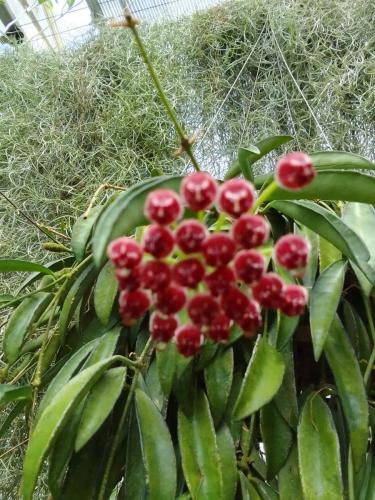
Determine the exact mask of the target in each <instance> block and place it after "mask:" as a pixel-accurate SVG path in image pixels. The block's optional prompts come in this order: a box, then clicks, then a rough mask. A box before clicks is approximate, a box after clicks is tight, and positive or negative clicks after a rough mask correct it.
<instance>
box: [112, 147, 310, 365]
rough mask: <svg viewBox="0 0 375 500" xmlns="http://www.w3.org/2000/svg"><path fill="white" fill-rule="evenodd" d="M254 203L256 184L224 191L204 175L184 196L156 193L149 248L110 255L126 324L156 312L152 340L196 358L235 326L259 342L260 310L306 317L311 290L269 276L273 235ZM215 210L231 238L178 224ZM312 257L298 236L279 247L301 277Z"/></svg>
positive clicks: (117, 245) (131, 246)
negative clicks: (267, 247)
mask: <svg viewBox="0 0 375 500" xmlns="http://www.w3.org/2000/svg"><path fill="white" fill-rule="evenodd" d="M296 154H299V153H296ZM280 175H281V174H280ZM288 175H289V177H288V179H289V178H290V173H289V174H288ZM281 177H282V175H281ZM255 199H256V192H255V189H254V187H253V185H252V184H251V183H249V182H247V181H245V180H242V179H233V180H229V181H227V182H224V183H223V184H222V185H221V186H218V185H217V183H216V181H215V180H214V179H213V178H212V177H211V176H210V175H209V174H207V173H205V172H198V173H194V174H192V175H189V176H187V177H185V178H184V179H183V181H182V183H181V190H180V196H178V194H177V193H175V192H174V191H171V190H169V189H158V190H155V191H153V192H151V193H149V195H148V196H147V199H146V202H145V206H144V212H145V215H146V217H147V219H148V220H149V221H150V223H151V224H150V225H149V226H148V227H147V228H146V230H145V232H144V235H143V241H142V244H138V243H137V242H135V241H134V240H133V239H132V238H127V237H121V238H118V239H117V240H115V241H113V242H112V243H111V244H110V245H109V247H108V257H109V259H110V260H111V261H112V263H113V265H114V266H115V268H116V277H117V280H118V283H119V288H120V297H119V310H120V315H121V318H122V321H123V323H124V324H125V325H130V324H131V323H132V322H133V321H134V320H136V319H138V318H140V317H142V316H143V315H144V314H145V313H146V311H147V310H149V309H151V308H152V309H153V312H152V314H151V316H150V334H151V336H152V338H153V339H154V340H155V341H158V342H169V341H170V340H171V339H172V338H174V340H175V342H176V346H177V349H178V351H179V352H180V353H181V354H183V355H184V356H192V355H194V354H195V353H196V352H197V351H198V349H199V347H200V346H201V344H202V341H203V338H204V337H206V338H207V339H210V340H211V341H213V342H225V341H227V340H228V337H229V331H230V327H231V325H232V324H233V323H236V324H237V325H238V326H239V327H240V328H241V329H242V330H243V332H244V335H245V336H249V337H251V336H253V335H255V333H256V331H257V330H258V329H259V328H260V326H261V324H262V316H261V308H265V309H267V308H273V309H279V310H281V311H282V312H283V313H284V314H287V315H290V316H294V315H301V314H302V313H303V311H304V307H305V305H306V302H307V293H306V290H305V288H303V287H301V286H299V285H286V284H284V283H283V281H282V279H281V278H280V276H279V275H278V274H276V273H275V272H267V270H266V260H265V258H264V256H263V255H262V253H261V251H260V250H259V247H261V246H262V245H264V244H265V243H266V242H267V241H268V239H269V234H270V227H269V224H268V222H267V220H266V219H265V218H264V217H262V216H260V215H255V214H252V213H250V211H251V209H252V208H253V206H254V203H255ZM214 204H216V207H217V209H218V211H219V212H221V213H223V214H225V215H226V216H228V217H230V218H233V219H234V221H233V224H232V226H231V230H230V231H229V232H221V231H216V232H212V233H209V232H208V230H207V228H206V227H205V226H204V225H203V224H202V223H201V222H198V220H196V219H186V220H183V221H181V222H179V223H178V220H179V219H180V218H181V216H182V214H183V206H186V207H188V208H190V209H191V210H192V211H194V212H200V211H204V210H207V209H209V208H211V207H212V206H213V205H214ZM177 223H178V224H177ZM176 224H177V225H176ZM172 226H173V229H172ZM308 254H309V246H308V244H307V242H306V241H305V240H304V239H303V238H301V237H300V236H297V235H294V234H289V235H286V236H283V237H282V238H280V239H279V240H278V242H277V243H276V245H275V247H274V260H275V262H276V264H277V265H279V266H281V267H283V268H285V269H287V270H288V271H290V272H291V273H292V274H293V273H295V275H300V273H301V271H303V269H304V268H305V266H306V264H307V259H308ZM186 317H188V319H186ZM182 318H184V319H182Z"/></svg>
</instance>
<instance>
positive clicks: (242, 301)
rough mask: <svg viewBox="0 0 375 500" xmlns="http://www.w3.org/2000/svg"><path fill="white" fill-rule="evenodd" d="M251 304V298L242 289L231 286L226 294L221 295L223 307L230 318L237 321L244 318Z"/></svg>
mask: <svg viewBox="0 0 375 500" xmlns="http://www.w3.org/2000/svg"><path fill="white" fill-rule="evenodd" d="M248 305H249V298H248V297H247V295H245V294H244V293H243V292H241V290H239V289H238V288H236V287H234V286H233V287H231V288H230V289H229V290H228V292H227V293H225V295H223V296H222V297H221V307H222V309H223V311H224V312H225V314H226V315H227V316H228V318H230V319H234V320H235V321H237V320H239V319H241V318H242V316H243V315H244V314H245V311H246V309H247V308H248Z"/></svg>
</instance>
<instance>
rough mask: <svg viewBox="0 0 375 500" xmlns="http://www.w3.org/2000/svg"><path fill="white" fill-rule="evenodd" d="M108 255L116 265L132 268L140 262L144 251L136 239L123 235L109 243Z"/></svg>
mask: <svg viewBox="0 0 375 500" xmlns="http://www.w3.org/2000/svg"><path fill="white" fill-rule="evenodd" d="M107 255H108V258H109V260H110V261H111V262H112V264H113V265H114V266H115V267H126V268H127V269H131V268H132V267H135V266H137V265H138V264H139V262H140V261H141V259H142V255H143V251H142V248H141V246H140V245H138V243H137V242H136V241H134V240H133V239H131V238H126V237H125V236H123V237H121V238H117V240H114V241H112V243H110V244H109V246H108V249H107Z"/></svg>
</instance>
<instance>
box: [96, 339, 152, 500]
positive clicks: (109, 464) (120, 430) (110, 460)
mask: <svg viewBox="0 0 375 500" xmlns="http://www.w3.org/2000/svg"><path fill="white" fill-rule="evenodd" d="M151 343H152V339H151V338H149V339H148V341H147V343H146V345H145V347H144V349H143V351H142V353H141V355H140V357H139V358H138V360H137V362H136V363H137V365H138V366H142V364H143V360H144V359H145V357H146V356H147V353H148V350H149V348H150V345H151ZM121 357H122V356H121ZM125 359H127V358H125ZM128 361H130V360H128ZM139 373H140V372H139V370H138V371H136V372H135V373H134V376H133V380H132V383H131V386H130V389H129V394H128V397H127V398H126V401H125V406H124V409H123V412H122V415H121V417H120V421H119V423H118V426H117V431H116V435H115V438H114V440H113V443H112V446H111V448H110V450H109V456H108V460H107V463H106V467H105V470H104V474H103V480H102V484H101V486H100V491H99V495H98V500H105V491H106V488H107V484H108V479H109V474H110V471H111V468H112V464H113V460H114V458H115V454H116V451H117V448H118V446H119V444H120V440H121V435H122V433H123V429H124V425H125V422H126V418H127V416H128V413H129V409H130V405H131V402H132V399H133V395H134V392H135V389H136V386H137V382H138V377H139Z"/></svg>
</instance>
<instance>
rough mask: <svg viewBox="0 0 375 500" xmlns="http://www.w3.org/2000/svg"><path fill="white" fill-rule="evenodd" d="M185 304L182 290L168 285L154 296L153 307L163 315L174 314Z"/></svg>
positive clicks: (184, 295)
mask: <svg viewBox="0 0 375 500" xmlns="http://www.w3.org/2000/svg"><path fill="white" fill-rule="evenodd" d="M185 302H186V294H185V291H184V289H183V288H181V287H180V286H177V285H169V286H167V288H164V290H162V291H161V292H158V293H157V294H156V299H155V306H156V308H157V309H159V311H161V312H162V313H163V314H175V313H176V312H178V311H179V310H180V309H182V308H183V307H184V305H185Z"/></svg>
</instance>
